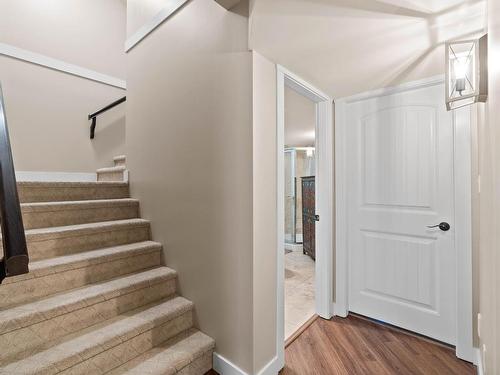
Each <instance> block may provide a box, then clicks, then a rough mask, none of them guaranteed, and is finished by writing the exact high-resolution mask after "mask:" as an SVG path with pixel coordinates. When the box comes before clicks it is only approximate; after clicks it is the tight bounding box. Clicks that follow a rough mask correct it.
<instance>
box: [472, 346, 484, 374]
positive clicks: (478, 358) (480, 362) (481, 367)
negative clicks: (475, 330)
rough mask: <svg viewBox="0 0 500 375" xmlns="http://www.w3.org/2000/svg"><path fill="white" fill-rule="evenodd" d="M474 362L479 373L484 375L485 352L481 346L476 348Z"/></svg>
mask: <svg viewBox="0 0 500 375" xmlns="http://www.w3.org/2000/svg"><path fill="white" fill-rule="evenodd" d="M474 364H475V365H476V367H477V375H484V364H483V353H481V349H479V348H474Z"/></svg>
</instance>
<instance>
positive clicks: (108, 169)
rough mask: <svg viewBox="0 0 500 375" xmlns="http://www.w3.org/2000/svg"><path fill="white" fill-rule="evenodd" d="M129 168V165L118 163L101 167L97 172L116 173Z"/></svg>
mask: <svg viewBox="0 0 500 375" xmlns="http://www.w3.org/2000/svg"><path fill="white" fill-rule="evenodd" d="M126 170H127V167H125V166H123V165H118V166H114V167H106V168H99V169H98V170H97V171H96V172H97V173H115V172H125V171H126Z"/></svg>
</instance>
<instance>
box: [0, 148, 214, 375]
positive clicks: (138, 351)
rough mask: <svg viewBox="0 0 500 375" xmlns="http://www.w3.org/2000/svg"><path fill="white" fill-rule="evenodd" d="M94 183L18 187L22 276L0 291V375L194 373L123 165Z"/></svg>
mask: <svg viewBox="0 0 500 375" xmlns="http://www.w3.org/2000/svg"><path fill="white" fill-rule="evenodd" d="M97 173H98V181H97V182H19V183H18V192H19V198H20V201H21V208H22V215H23V220H24V226H25V230H26V239H27V242H28V251H29V255H30V272H29V273H28V274H25V275H20V276H15V277H10V278H6V279H5V280H4V281H3V283H2V284H1V285H0V366H1V368H0V374H9V375H16V374H23V375H24V374H44V375H45V374H72V375H73V374H75V375H76V374H113V375H118V374H120V375H121V374H131V375H132V374H133V375H139V374H140V375H146V374H147V375H153V374H182V375H187V374H190V375H198V374H204V373H206V372H207V371H209V370H210V369H211V368H212V352H213V348H214V341H213V340H212V339H211V338H210V337H208V336H206V335H205V334H203V333H201V332H200V331H198V330H196V329H195V328H193V303H192V302H190V301H188V300H187V299H185V298H183V297H181V296H178V295H177V294H176V282H177V274H176V272H175V271H174V270H172V269H170V268H168V267H165V266H162V265H161V251H162V246H161V244H159V243H157V242H154V241H152V240H151V234H150V225H149V222H148V221H147V220H144V219H141V218H139V202H138V201H137V200H136V199H132V198H130V197H129V187H128V181H127V180H128V174H127V170H126V167H125V157H123V156H121V157H117V158H115V166H114V167H111V168H104V169H100V170H98V172H97Z"/></svg>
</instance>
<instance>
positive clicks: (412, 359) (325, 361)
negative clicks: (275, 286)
mask: <svg viewBox="0 0 500 375" xmlns="http://www.w3.org/2000/svg"><path fill="white" fill-rule="evenodd" d="M285 362H286V363H285V368H284V369H283V371H282V372H281V375H358V374H359V375H361V374H362V375H472V374H476V369H475V367H474V366H473V365H472V364H470V363H468V362H464V361H462V360H460V359H458V358H456V356H455V353H454V351H453V349H451V348H448V347H446V346H444V345H441V344H438V343H434V342H432V341H431V340H427V339H424V338H421V337H418V336H415V335H411V334H408V333H406V332H404V331H400V330H397V329H394V328H392V327H388V326H384V325H381V324H377V323H374V322H372V321H369V320H367V319H363V318H360V317H357V316H354V315H350V316H349V317H348V318H345V319H342V318H333V319H331V320H324V319H321V318H318V319H316V320H315V321H314V323H312V324H311V325H310V326H309V327H308V328H307V329H306V330H305V331H304V332H303V333H302V334H301V335H300V336H299V337H297V338H296V339H295V340H294V341H293V342H292V343H291V344H290V345H289V346H288V347H287V348H286V350H285ZM207 375H217V373H216V372H215V371H213V370H212V371H211V372H209V373H207Z"/></svg>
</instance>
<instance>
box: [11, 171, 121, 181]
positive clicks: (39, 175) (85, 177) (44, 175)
mask: <svg viewBox="0 0 500 375" xmlns="http://www.w3.org/2000/svg"><path fill="white" fill-rule="evenodd" d="M127 177H128V176H127ZM16 180H17V181H51V182H53V181H55V182H94V181H97V174H96V173H73V172H30V171H16Z"/></svg>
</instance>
